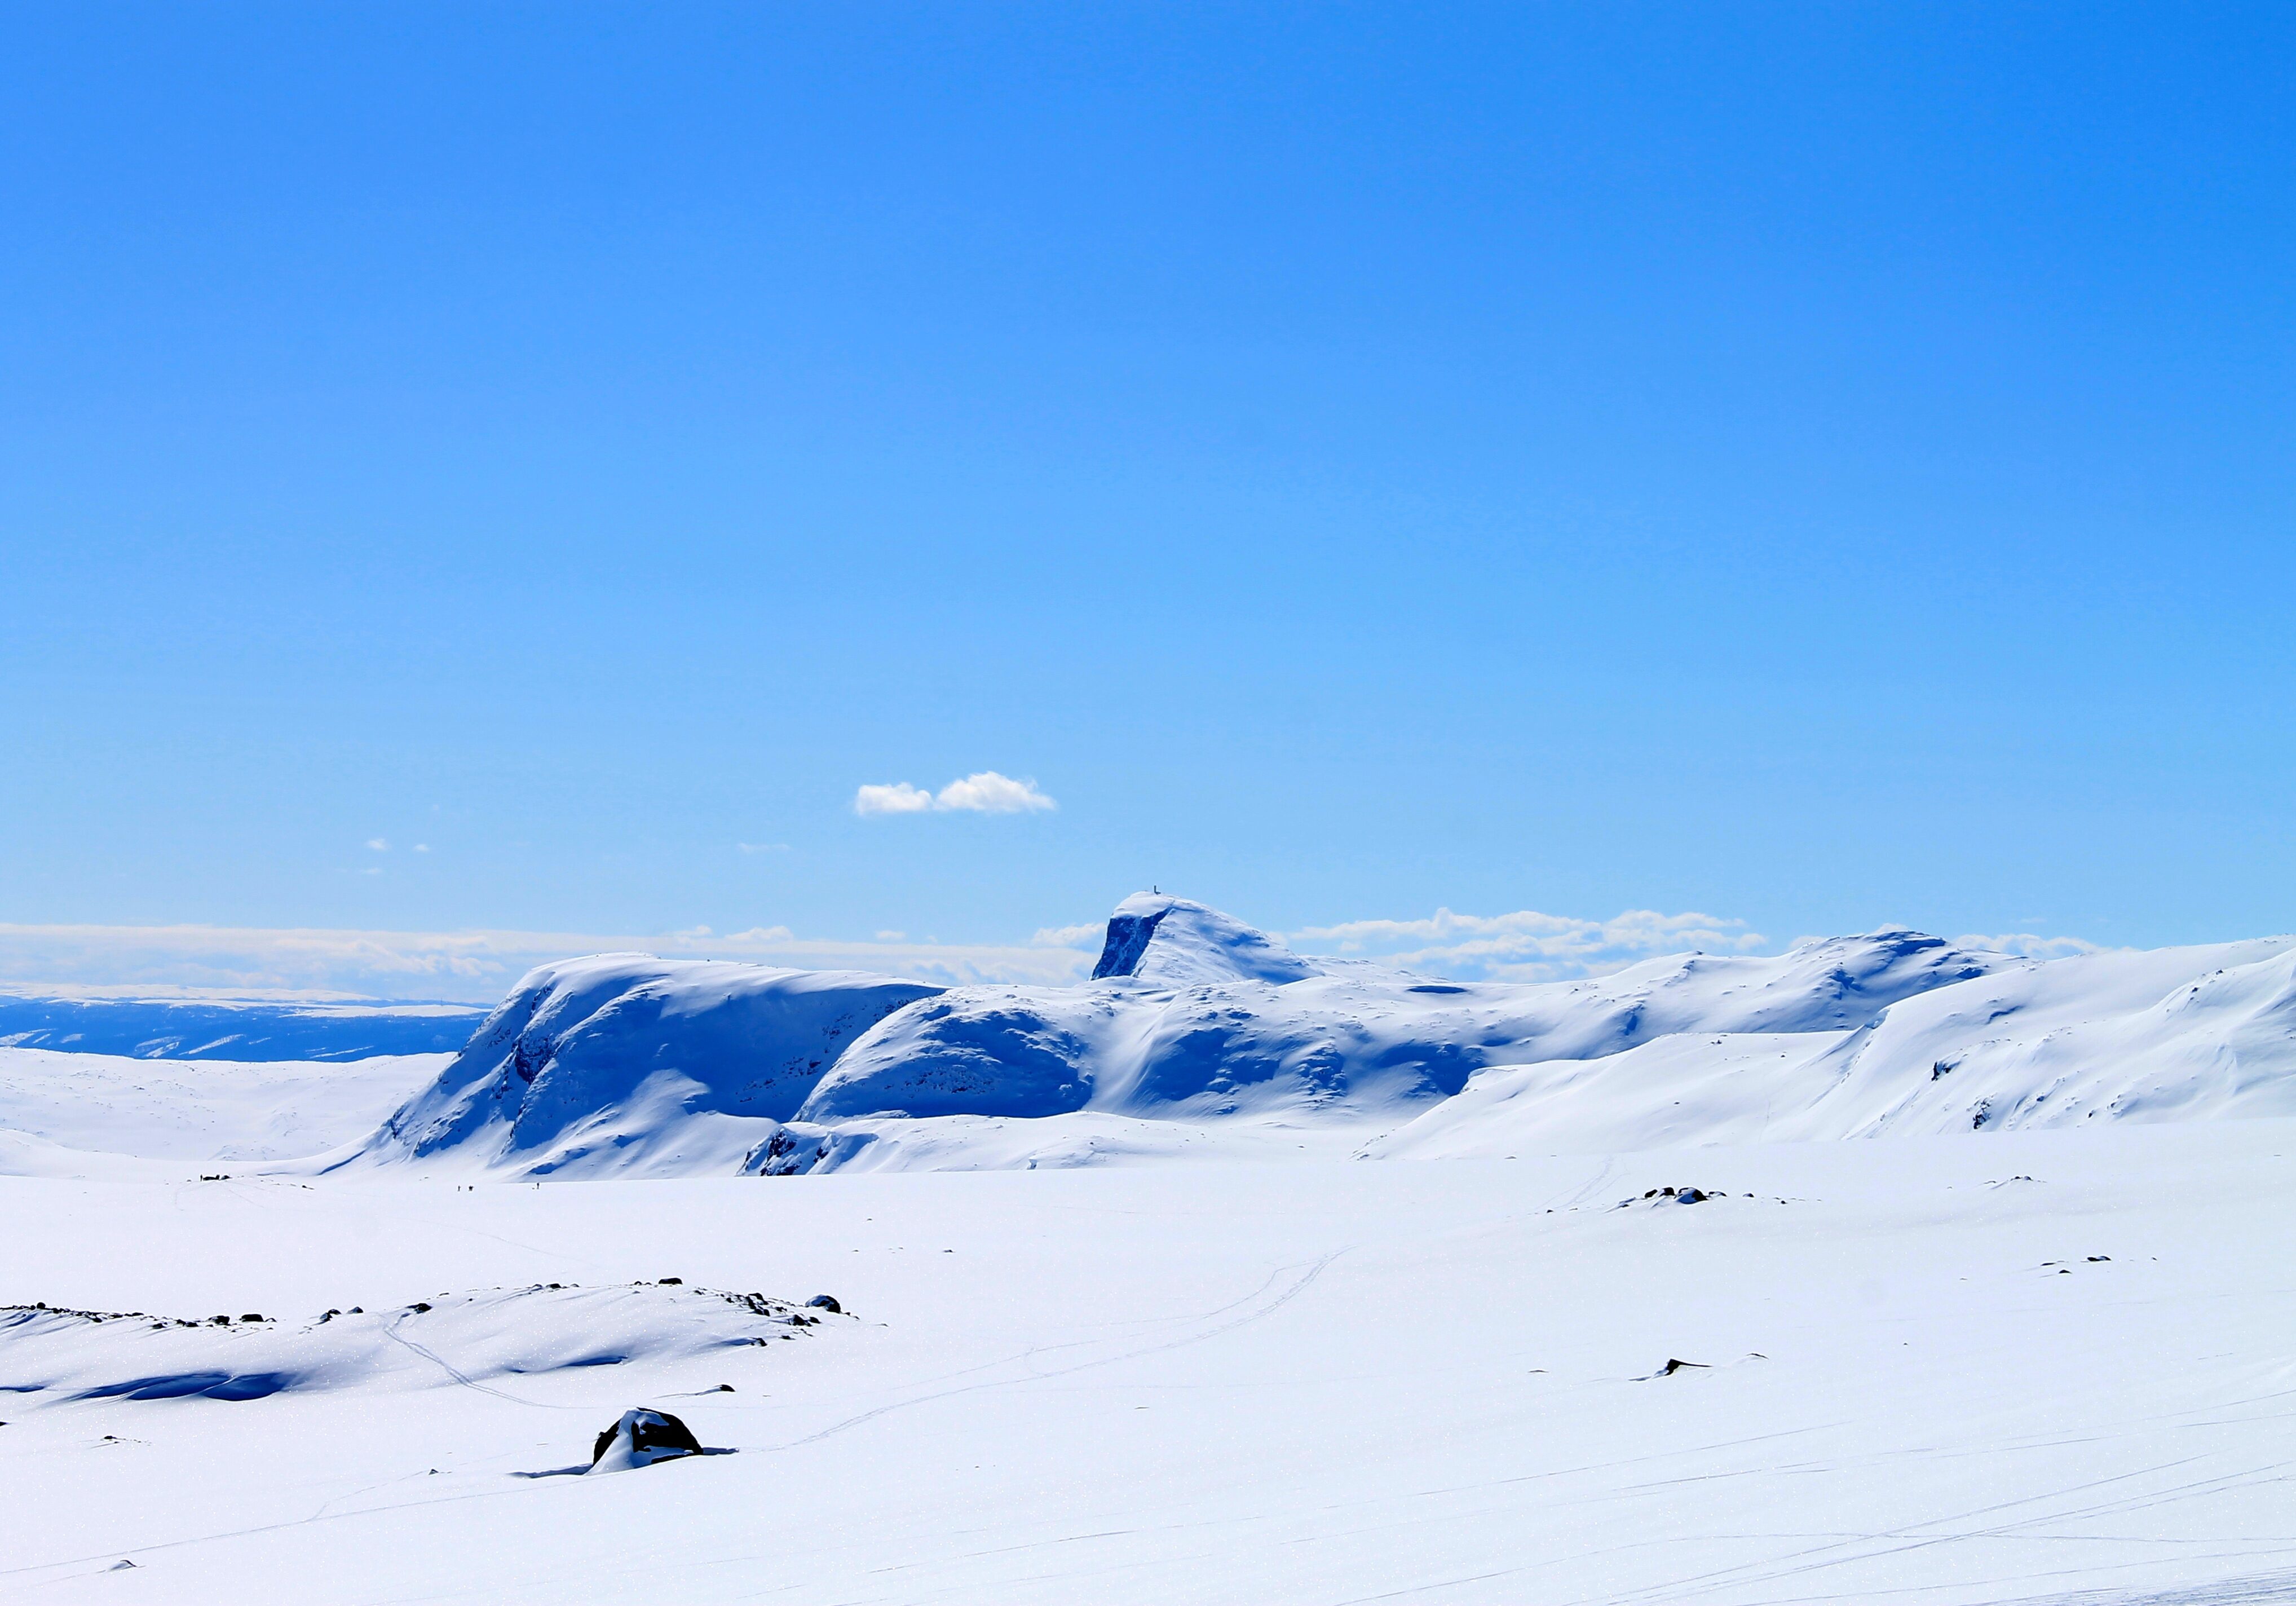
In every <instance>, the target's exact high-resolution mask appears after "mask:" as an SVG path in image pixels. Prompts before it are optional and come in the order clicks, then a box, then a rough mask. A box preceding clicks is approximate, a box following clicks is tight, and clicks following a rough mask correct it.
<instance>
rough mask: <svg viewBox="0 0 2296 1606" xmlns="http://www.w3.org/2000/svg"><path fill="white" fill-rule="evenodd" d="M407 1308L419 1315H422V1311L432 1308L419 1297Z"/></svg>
mask: <svg viewBox="0 0 2296 1606" xmlns="http://www.w3.org/2000/svg"><path fill="white" fill-rule="evenodd" d="M406 1308H407V1309H409V1310H411V1311H413V1312H414V1313H415V1314H416V1315H421V1314H422V1312H424V1311H426V1310H428V1309H430V1306H429V1305H428V1304H426V1303H424V1302H423V1301H422V1300H421V1299H417V1300H416V1301H415V1302H414V1304H412V1305H410V1306H408V1307H406Z"/></svg>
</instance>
